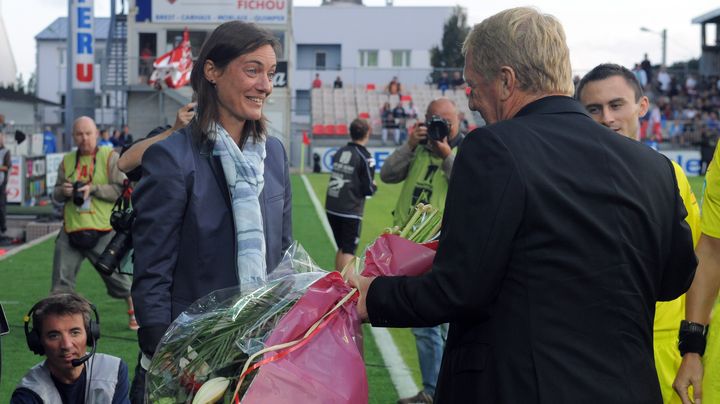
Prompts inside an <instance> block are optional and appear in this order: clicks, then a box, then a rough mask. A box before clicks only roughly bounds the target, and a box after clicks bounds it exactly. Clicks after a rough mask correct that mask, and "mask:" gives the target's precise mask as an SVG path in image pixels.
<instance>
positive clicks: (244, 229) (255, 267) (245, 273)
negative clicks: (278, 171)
mask: <svg viewBox="0 0 720 404" xmlns="http://www.w3.org/2000/svg"><path fill="white" fill-rule="evenodd" d="M210 132H211V134H213V132H214V136H213V137H214V138H215V146H214V147H213V155H214V156H219V157H220V162H221V163H222V168H223V171H224V172H225V180H226V181H227V185H228V189H229V190H230V199H231V205H232V211H233V218H234V221H235V238H236V239H237V270H238V279H239V280H240V286H241V288H242V289H243V290H245V289H246V288H248V287H253V285H257V284H258V283H264V282H265V280H266V266H267V263H266V262H265V235H264V234H263V218H262V214H261V211H260V199H259V198H260V192H262V189H263V185H264V184H265V180H264V178H263V172H264V170H265V165H264V160H265V141H264V140H262V141H257V142H252V141H249V142H247V143H246V144H245V148H244V150H240V148H239V147H238V145H237V143H235V141H234V140H233V139H232V138H231V137H230V134H228V133H227V131H226V130H225V128H223V127H222V125H220V124H219V123H216V124H215V125H214V126H213V127H212V128H211V130H210Z"/></svg>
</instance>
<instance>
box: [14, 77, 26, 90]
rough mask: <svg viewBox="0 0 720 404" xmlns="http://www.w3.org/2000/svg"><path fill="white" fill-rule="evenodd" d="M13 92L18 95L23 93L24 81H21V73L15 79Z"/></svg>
mask: <svg viewBox="0 0 720 404" xmlns="http://www.w3.org/2000/svg"><path fill="white" fill-rule="evenodd" d="M15 91H17V92H18V93H24V92H25V79H23V75H22V73H18V75H17V78H16V79H15Z"/></svg>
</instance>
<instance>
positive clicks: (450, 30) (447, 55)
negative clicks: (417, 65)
mask: <svg viewBox="0 0 720 404" xmlns="http://www.w3.org/2000/svg"><path fill="white" fill-rule="evenodd" d="M469 33H470V27H469V26H468V23H467V13H466V12H465V9H464V8H462V7H460V6H455V9H454V10H453V13H452V15H451V16H450V18H448V20H447V21H446V22H445V25H444V26H443V37H442V44H441V45H442V48H441V47H439V46H433V47H432V49H430V64H431V65H432V66H433V67H456V68H457V67H463V65H464V64H465V58H464V57H463V55H462V44H463V41H465V37H467V35H468V34H469Z"/></svg>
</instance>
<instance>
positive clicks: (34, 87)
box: [27, 72, 37, 95]
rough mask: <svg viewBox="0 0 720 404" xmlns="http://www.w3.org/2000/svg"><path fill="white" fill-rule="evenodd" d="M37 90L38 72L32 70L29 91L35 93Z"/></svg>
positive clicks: (28, 82)
mask: <svg viewBox="0 0 720 404" xmlns="http://www.w3.org/2000/svg"><path fill="white" fill-rule="evenodd" d="M36 91H37V73H36V72H32V73H31V74H30V78H29V79H28V81H27V93H28V94H33V95H35V92H36Z"/></svg>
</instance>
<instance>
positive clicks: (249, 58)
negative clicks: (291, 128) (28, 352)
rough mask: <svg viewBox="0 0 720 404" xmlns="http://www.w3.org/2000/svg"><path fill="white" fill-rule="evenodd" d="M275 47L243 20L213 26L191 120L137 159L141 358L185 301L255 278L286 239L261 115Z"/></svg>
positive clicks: (284, 198)
mask: <svg viewBox="0 0 720 404" xmlns="http://www.w3.org/2000/svg"><path fill="white" fill-rule="evenodd" d="M278 46H279V45H278V42H277V40H276V39H275V38H274V36H273V34H272V33H270V32H268V31H266V30H264V29H261V28H259V27H257V26H255V25H253V24H247V23H242V22H238V21H233V22H228V23H225V24H222V25H220V26H219V27H218V28H217V29H215V31H213V33H212V34H211V35H210V37H209V38H208V40H207V41H206V42H205V44H204V45H203V48H202V50H201V52H200V56H199V58H198V60H197V61H196V62H195V66H194V67H193V71H192V79H191V83H192V88H193V90H194V92H195V94H196V95H197V103H198V104H197V114H196V116H195V118H194V119H193V121H192V122H191V123H190V125H189V126H187V127H186V128H184V129H182V130H180V131H178V132H176V133H175V134H173V135H172V136H170V137H168V138H167V139H165V140H162V141H160V142H158V143H156V144H154V145H152V146H151V147H150V148H149V149H148V150H147V152H146V153H145V154H144V156H143V160H142V163H143V178H142V180H141V181H140V184H139V185H138V187H137V188H136V190H135V193H134V195H133V206H134V208H135V210H136V212H137V218H136V220H135V224H134V226H133V243H134V247H135V268H134V271H135V277H134V281H133V287H132V293H133V296H136V298H137V299H138V301H137V303H136V304H135V311H136V316H137V319H138V322H139V324H140V329H139V331H138V342H139V344H140V348H141V350H142V351H143V353H144V354H146V355H147V356H152V354H153V353H154V350H155V347H156V345H157V343H158V342H159V340H160V338H161V337H162V335H163V333H164V332H165V330H166V329H167V327H168V326H169V324H170V323H171V322H172V321H173V320H174V319H175V317H177V316H178V315H179V314H180V313H181V312H182V311H184V310H185V309H186V308H187V307H188V305H190V304H191V303H192V302H193V301H195V300H196V299H198V298H200V297H202V296H204V295H206V294H208V293H210V292H212V291H214V290H217V289H222V288H227V287H231V286H238V285H241V284H242V285H246V284H247V283H245V282H241V279H247V278H245V275H246V274H245V272H244V271H247V270H250V271H252V270H259V269H262V275H263V276H264V274H265V273H266V272H270V271H272V270H273V269H274V267H275V266H276V265H277V264H278V262H279V261H280V259H281V257H282V254H283V252H284V250H286V249H287V248H288V247H289V245H290V242H291V240H292V236H291V210H290V209H291V207H290V197H291V195H290V181H289V176H288V162H287V157H286V154H285V149H284V147H283V145H282V143H281V142H280V141H279V140H278V139H276V138H273V137H269V136H267V132H266V119H265V117H264V115H263V114H262V107H263V105H264V102H265V100H266V99H267V97H268V96H269V95H270V93H271V92H272V78H273V75H274V72H275V67H276V56H275V55H276V49H277V48H278ZM248 234H251V236H250V237H248V236H247V235H248ZM254 259H255V260H256V261H253V260H254ZM249 262H250V263H252V264H248V263H249ZM246 266H250V267H251V268H245V267H246ZM253 276H258V275H257V274H255V275H253ZM252 279H255V278H252ZM242 285H241V286H242Z"/></svg>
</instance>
